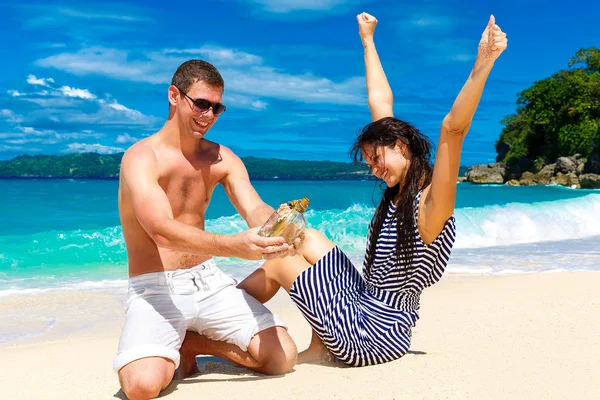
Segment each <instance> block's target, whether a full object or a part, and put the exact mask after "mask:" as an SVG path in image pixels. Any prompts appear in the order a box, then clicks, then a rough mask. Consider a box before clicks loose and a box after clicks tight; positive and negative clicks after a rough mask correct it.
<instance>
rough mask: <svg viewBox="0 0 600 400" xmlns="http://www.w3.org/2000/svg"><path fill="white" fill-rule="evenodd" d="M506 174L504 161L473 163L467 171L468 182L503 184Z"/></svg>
mask: <svg viewBox="0 0 600 400" xmlns="http://www.w3.org/2000/svg"><path fill="white" fill-rule="evenodd" d="M505 175H506V165H505V164H504V163H493V164H481V165H473V166H472V167H470V168H469V172H467V182H472V183H487V184H503V183H504V177H505Z"/></svg>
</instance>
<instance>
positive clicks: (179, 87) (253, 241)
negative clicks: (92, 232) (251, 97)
mask: <svg viewBox="0 0 600 400" xmlns="http://www.w3.org/2000/svg"><path fill="white" fill-rule="evenodd" d="M223 89H224V83H223V79H222V78H221V75H220V74H219V72H218V71H217V69H216V68H215V67H214V66H212V65H211V64H209V63H207V62H204V61H201V60H190V61H187V62H185V63H183V64H182V65H181V66H179V68H178V69H177V71H176V72H175V74H174V76H173V80H172V82H171V86H170V87H169V90H168V99H169V118H168V120H167V122H166V123H165V125H164V126H163V127H162V129H161V130H160V131H158V132H157V133H155V134H154V135H152V136H150V137H148V138H145V139H143V140H141V141H139V142H137V143H136V144H134V145H133V146H132V147H131V148H130V149H128V150H127V151H126V152H125V155H124V156H123V161H122V163H121V178H120V185H119V213H120V217H121V225H122V227H123V236H124V238H125V243H126V246H127V254H128V259H129V277H130V279H129V292H128V299H127V303H126V305H125V308H126V317H125V326H124V328H123V332H122V334H121V339H120V342H119V350H118V353H117V356H116V358H115V360H114V362H113V367H114V369H115V371H117V372H118V374H119V381H120V383H121V387H122V388H123V391H124V392H125V394H126V395H127V396H128V398H129V399H147V398H154V397H156V396H157V395H158V394H159V392H160V391H161V390H162V389H164V388H165V387H166V386H167V385H168V384H169V382H170V381H171V380H172V378H173V375H174V371H175V369H176V368H177V367H178V366H179V364H180V363H181V371H182V374H183V375H186V376H187V375H189V374H191V373H193V372H194V370H195V366H196V362H195V356H196V355H197V354H211V355H217V356H220V357H224V358H226V359H229V360H231V361H233V362H235V363H237V364H240V365H243V366H246V367H248V368H251V369H253V370H256V371H260V372H263V373H266V374H282V373H285V372H289V371H290V370H291V369H292V367H293V366H294V364H295V362H296V358H297V349H296V346H295V344H294V342H293V341H292V339H291V338H290V336H289V335H288V333H287V331H286V329H285V326H284V324H283V323H282V322H281V321H280V320H279V319H278V318H277V317H276V316H274V315H273V314H271V313H270V312H269V310H268V309H267V308H266V307H264V306H263V305H262V304H261V303H259V302H258V301H256V300H255V299H254V298H252V297H251V296H249V295H248V294H247V293H246V292H245V291H243V290H241V289H238V288H237V287H236V282H235V281H234V280H233V279H232V278H230V277H228V276H226V275H225V274H224V273H223V272H222V271H221V270H219V269H218V268H217V266H216V265H215V262H214V260H213V259H212V257H213V256H224V257H237V258H243V259H252V260H259V259H261V258H262V259H272V258H277V257H284V256H286V255H287V254H290V253H293V251H294V250H293V248H292V246H288V245H287V244H285V243H284V242H283V239H282V238H265V237H261V236H259V235H258V229H259V227H260V226H261V225H262V224H263V223H264V222H265V221H266V220H267V219H268V217H269V216H270V215H271V213H272V212H273V209H272V208H271V207H269V206H268V205H266V204H265V203H263V201H262V200H261V199H260V197H259V196H258V194H257V193H256V191H255V190H254V188H253V187H252V185H251V184H250V180H249V177H248V173H247V171H246V168H245V167H244V164H243V163H242V161H241V160H240V159H239V158H238V157H237V156H236V155H235V154H234V153H233V152H232V151H231V150H230V149H228V148H226V147H224V146H221V145H219V144H217V143H214V142H211V141H208V140H206V139H205V138H204V136H205V135H206V133H207V132H208V130H209V129H210V128H211V127H212V125H213V124H214V123H215V122H216V120H217V119H218V117H219V116H220V115H221V114H222V113H223V112H224V111H225V106H223V104H222V95H223ZM217 184H221V185H223V187H224V188H225V191H226V193H227V195H228V197H229V199H230V200H231V202H232V204H233V205H234V206H235V208H236V210H237V211H238V212H239V214H240V215H241V216H242V218H244V220H245V221H246V222H247V224H248V226H249V227H250V228H252V229H249V230H248V231H245V232H242V233H239V234H237V235H219V234H214V233H209V232H205V231H204V223H205V220H204V215H205V211H206V209H207V207H208V204H209V202H210V198H211V195H212V193H213V190H214V189H215V187H216V185H217ZM188 329H189V331H188V332H187V335H186V330H188ZM190 331H192V332H190ZM195 332H198V333H195ZM184 337H185V343H183V339H184ZM182 343H183V345H182Z"/></svg>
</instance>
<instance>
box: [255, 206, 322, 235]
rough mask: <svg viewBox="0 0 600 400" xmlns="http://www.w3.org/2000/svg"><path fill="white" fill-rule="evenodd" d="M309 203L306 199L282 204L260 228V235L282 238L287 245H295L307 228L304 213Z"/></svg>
mask: <svg viewBox="0 0 600 400" xmlns="http://www.w3.org/2000/svg"><path fill="white" fill-rule="evenodd" d="M309 202H310V200H309V199H308V198H306V197H305V198H303V199H300V200H292V201H290V202H286V203H282V204H280V205H279V207H277V210H275V212H274V213H273V214H272V215H271V216H270V217H269V219H268V220H267V222H265V224H264V225H263V226H262V227H261V228H260V230H259V231H258V234H259V235H260V236H266V237H274V236H281V237H283V239H284V240H285V242H286V243H287V244H289V245H293V244H294V241H295V240H296V238H297V237H298V236H300V234H301V233H302V232H303V231H304V228H306V220H305V219H304V211H306V208H307V207H308V203H309Z"/></svg>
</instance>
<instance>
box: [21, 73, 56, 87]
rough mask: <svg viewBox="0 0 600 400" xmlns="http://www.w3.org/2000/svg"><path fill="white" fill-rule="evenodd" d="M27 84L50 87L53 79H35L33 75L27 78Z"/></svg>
mask: <svg viewBox="0 0 600 400" xmlns="http://www.w3.org/2000/svg"><path fill="white" fill-rule="evenodd" d="M27 83H29V84H30V85H41V86H48V87H49V86H50V85H49V84H50V83H54V79H52V78H39V79H38V78H36V77H35V75H29V76H28V77H27Z"/></svg>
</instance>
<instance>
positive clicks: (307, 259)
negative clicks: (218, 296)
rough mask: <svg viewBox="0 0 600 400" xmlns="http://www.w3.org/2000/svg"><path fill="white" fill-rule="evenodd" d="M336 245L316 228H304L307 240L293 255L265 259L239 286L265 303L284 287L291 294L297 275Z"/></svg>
mask: <svg viewBox="0 0 600 400" xmlns="http://www.w3.org/2000/svg"><path fill="white" fill-rule="evenodd" d="M334 247H335V244H333V242H331V241H330V240H329V239H327V237H326V236H325V235H323V234H322V233H321V232H319V231H317V230H315V229H306V230H305V231H304V243H303V244H302V247H301V248H300V250H299V251H298V252H297V254H296V255H295V256H293V257H286V258H278V259H274V260H269V261H267V262H265V263H264V264H263V265H262V266H261V267H260V268H258V269H257V270H256V271H254V272H253V273H252V274H250V276H248V277H247V278H246V279H244V280H243V281H242V282H241V283H240V284H239V285H238V287H239V288H240V289H244V290H245V291H246V292H247V293H248V294H249V295H250V296H252V297H254V298H255V299H257V300H258V301H260V302H262V303H265V302H267V301H268V300H270V299H271V298H272V297H273V296H275V294H276V293H277V291H278V290H279V288H280V287H283V288H284V289H285V290H286V291H287V292H288V293H289V291H290V288H291V287H292V284H293V283H294V281H295V280H296V278H297V277H298V276H299V275H300V274H301V273H302V272H303V271H304V270H306V269H308V268H309V267H310V266H312V265H313V264H314V263H316V262H317V261H319V260H320V259H321V258H323V257H324V256H325V255H326V254H327V253H329V252H330V251H331V249H333V248H334Z"/></svg>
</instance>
